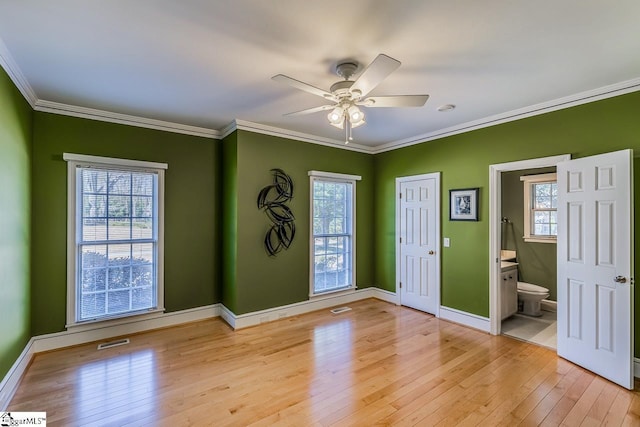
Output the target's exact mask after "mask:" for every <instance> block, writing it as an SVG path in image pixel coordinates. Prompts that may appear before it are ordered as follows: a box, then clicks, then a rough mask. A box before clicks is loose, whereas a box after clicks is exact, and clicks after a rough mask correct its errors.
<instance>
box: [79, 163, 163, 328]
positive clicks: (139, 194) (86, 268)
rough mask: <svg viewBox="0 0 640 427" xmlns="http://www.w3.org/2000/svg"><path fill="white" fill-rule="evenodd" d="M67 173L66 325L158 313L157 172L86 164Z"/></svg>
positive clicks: (158, 240) (158, 216)
mask: <svg viewBox="0 0 640 427" xmlns="http://www.w3.org/2000/svg"><path fill="white" fill-rule="evenodd" d="M72 167H73V168H74V170H73V172H72V173H70V177H72V178H73V179H74V181H75V194H74V195H73V196H74V197H73V199H74V200H75V206H74V211H75V227H74V229H75V236H74V237H75V242H76V244H75V248H74V254H73V256H74V260H73V261H74V266H75V278H74V279H75V280H74V282H75V283H74V284H73V286H74V288H73V292H71V294H72V295H73V297H72V298H73V301H71V302H70V306H71V305H72V306H73V307H74V308H75V310H74V312H75V313H74V316H73V319H71V323H77V322H84V321H87V320H96V319H101V318H109V317H116V316H122V315H126V314H130V313H138V312H141V311H148V310H154V309H158V308H159V307H160V305H161V304H159V296H158V295H159V289H160V287H159V280H158V279H159V277H158V276H159V274H158V266H159V259H158V257H159V243H160V239H159V218H160V215H159V197H160V193H161V192H160V191H159V172H158V171H154V170H144V169H140V170H131V169H129V168H115V167H112V168H110V167H106V166H105V165H101V164H88V163H78V164H76V163H73V165H72ZM161 172H163V171H161Z"/></svg>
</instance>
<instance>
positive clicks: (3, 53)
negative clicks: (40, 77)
mask: <svg viewBox="0 0 640 427" xmlns="http://www.w3.org/2000/svg"><path fill="white" fill-rule="evenodd" d="M0 66H2V68H4V70H5V71H6V72H7V75H9V78H10V79H11V81H12V82H13V84H14V85H16V87H17V88H18V90H19V91H20V93H21V94H22V96H24V99H26V100H27V102H28V103H29V105H31V108H34V107H35V105H36V101H37V100H38V98H37V97H36V93H35V92H34V91H33V88H32V87H31V85H30V84H29V82H28V81H27V78H26V77H25V76H24V74H22V71H21V70H20V67H18V64H16V61H15V60H14V59H13V56H11V53H9V50H8V49H7V46H6V45H5V44H4V42H3V41H2V39H0Z"/></svg>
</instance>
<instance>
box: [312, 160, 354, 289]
mask: <svg viewBox="0 0 640 427" xmlns="http://www.w3.org/2000/svg"><path fill="white" fill-rule="evenodd" d="M309 177H310V179H309V206H310V207H309V299H316V298H322V297H325V296H327V295H330V294H336V293H346V292H353V291H354V290H356V289H357V288H358V287H357V286H356V182H357V181H361V180H362V177H361V176H360V175H347V174H343V173H335V172H323V171H316V170H311V171H309ZM315 181H333V182H336V181H337V182H346V183H351V184H353V185H352V186H351V206H352V209H351V210H352V215H353V218H352V223H351V240H352V243H351V286H350V287H348V288H340V289H335V290H331V291H326V292H320V293H314V286H313V285H314V274H313V270H314V256H313V255H314V247H313V242H314V240H313V239H314V235H313V184H314V182H315Z"/></svg>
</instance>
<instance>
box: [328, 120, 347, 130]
mask: <svg viewBox="0 0 640 427" xmlns="http://www.w3.org/2000/svg"><path fill="white" fill-rule="evenodd" d="M329 124H330V125H331V126H334V127H337V128H338V129H344V120H343V121H341V122H338V123H332V122H329Z"/></svg>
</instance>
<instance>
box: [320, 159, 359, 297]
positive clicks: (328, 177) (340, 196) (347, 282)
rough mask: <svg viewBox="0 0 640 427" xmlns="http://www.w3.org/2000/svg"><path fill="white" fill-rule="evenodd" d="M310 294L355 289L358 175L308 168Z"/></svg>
mask: <svg viewBox="0 0 640 427" xmlns="http://www.w3.org/2000/svg"><path fill="white" fill-rule="evenodd" d="M309 176H310V177H311V218H312V221H311V222H312V224H313V226H312V227H311V286H310V288H311V291H310V295H311V296H315V295H321V294H325V293H328V292H335V291H341V290H346V289H354V288H355V268H354V264H355V263H354V261H355V243H354V241H355V206H354V204H355V199H356V197H355V195H356V181H357V180H360V179H361V178H360V177H359V176H353V175H343V174H335V173H328V172H318V171H310V172H309Z"/></svg>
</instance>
